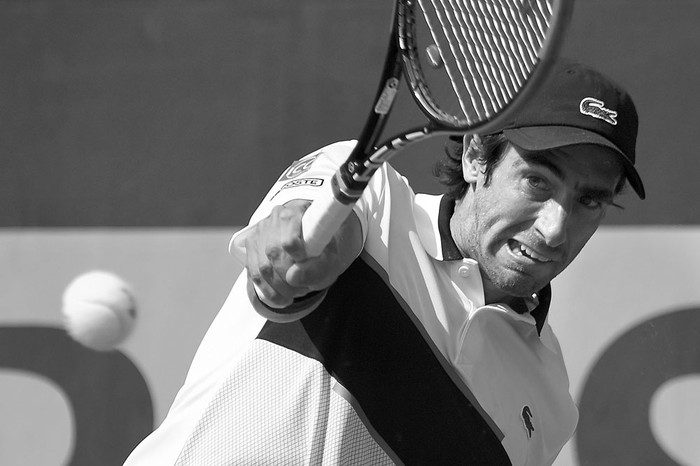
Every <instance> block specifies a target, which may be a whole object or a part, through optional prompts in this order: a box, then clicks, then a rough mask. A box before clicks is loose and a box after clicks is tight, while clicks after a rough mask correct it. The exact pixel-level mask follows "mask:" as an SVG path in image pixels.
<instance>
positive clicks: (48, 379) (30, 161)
mask: <svg viewBox="0 0 700 466" xmlns="http://www.w3.org/2000/svg"><path fill="white" fill-rule="evenodd" d="M391 3H392V2H389V1H381V2H380V1H376V0H355V1H353V2H346V1H340V0H238V1H223V0H198V1H193V0H175V1H154V0H140V1H134V0H112V1H109V0H98V1H87V0H53V1H48V0H44V1H41V0H22V1H20V0H5V1H0V419H2V421H1V422H0V464H3V465H49V466H50V465H63V464H75V465H78V464H80V465H82V464H85V465H94V464H101V465H109V464H114V465H117V464H121V462H122V461H123V459H124V458H125V457H126V455H127V454H128V453H129V451H130V450H131V448H133V446H134V445H135V443H136V442H138V440H140V438H142V437H143V436H144V435H145V434H146V433H147V432H148V431H150V429H152V428H153V426H154V425H157V424H158V423H159V422H160V421H161V420H162V419H163V417H164V416H165V413H166V412H167V409H168V407H169V405H170V403H171V402H172V399H173V397H174V396H175V393H176V392H177V389H178V388H179V386H180V384H181V383H182V381H183V379H184V376H185V374H186V371H187V367H188V365H189V362H190V359H191V357H192V355H193V354H194V351H195V350H196V347H197V344H198V342H199V340H200V339H201V337H202V335H203V334H204V332H205V331H206V328H207V327H208V325H209V323H210V321H211V319H212V318H213V316H214V315H215V314H216V312H217V311H218V308H219V306H220V305H221V303H222V302H223V300H224V299H225V298H226V295H227V293H228V291H229V289H230V286H231V284H232V283H233V281H234V280H235V278H236V276H237V275H238V273H239V272H240V270H241V269H240V267H239V266H238V265H237V264H236V263H235V262H234V261H233V260H232V258H231V257H230V256H228V254H227V242H228V239H229V237H230V235H231V234H232V233H233V232H234V231H235V230H236V229H237V228H239V227H240V226H242V225H244V224H245V223H246V222H247V219H248V216H249V215H250V214H251V213H252V211H253V209H254V208H255V206H256V205H257V203H258V201H259V200H260V198H261V197H262V196H263V195H264V193H265V192H266V190H267V187H268V186H269V185H270V184H271V183H272V181H273V180H274V179H275V178H276V177H277V176H278V174H279V173H280V172H281V171H282V170H283V169H284V168H285V167H286V166H287V165H288V164H289V163H290V162H291V161H292V160H294V159H297V158H299V157H301V156H303V155H304V154H306V153H308V152H311V151H312V150H314V149H316V148H317V147H319V146H322V145H325V144H327V143H330V142H333V141H336V140H340V139H350V138H353V137H355V136H356V135H357V134H358V131H359V130H360V128H361V125H362V123H363V121H364V118H365V115H366V113H367V111H368V103H369V102H370V100H371V98H372V97H373V95H374V92H375V85H376V80H377V77H378V75H379V67H380V66H381V63H382V60H383V57H384V53H385V46H386V42H387V34H388V31H387V29H388V25H389V21H390V15H391ZM698 18H700V3H698V2H697V1H691V0H634V1H632V0H578V1H577V4H576V9H575V12H574V17H573V23H572V27H571V31H570V33H569V35H568V36H567V39H566V43H565V45H564V52H563V54H564V55H567V56H569V57H572V58H576V59H579V60H581V61H584V62H587V63H590V64H592V65H594V66H596V67H598V68H599V69H601V70H602V71H604V72H605V73H606V74H608V75H609V76H610V77H612V78H613V79H615V80H616V81H618V82H620V83H621V84H623V85H624V86H625V87H626V88H627V89H628V90H629V91H630V93H631V94H632V95H633V97H634V98H635V100H636V102H637V107H638V110H639V113H640V116H641V124H640V137H639V142H638V160H639V162H638V167H639V170H640V172H641V173H642V176H643V178H644V180H645V184H646V187H647V197H648V198H647V200H645V201H640V200H638V199H636V197H635V196H634V195H633V194H632V193H630V194H627V195H624V196H623V199H622V204H623V205H624V206H625V209H624V210H623V211H613V212H611V213H610V214H609V216H608V218H607V219H606V222H605V225H604V226H603V227H602V228H601V231H600V232H599V234H598V235H597V236H596V237H594V239H593V240H591V242H590V244H589V246H587V249H585V250H584V252H583V253H582V255H581V256H580V258H579V259H578V261H577V262H575V263H574V265H573V266H572V267H571V268H570V269H569V270H567V272H565V273H564V274H563V275H562V276H561V277H559V278H557V279H556V281H555V287H554V298H553V309H552V313H551V323H552V325H553V326H554V327H555V330H556V331H557V332H558V335H559V338H560V341H561V344H562V347H563V349H564V352H565V357H566V359H567V361H568V364H569V371H570V374H569V375H570V378H571V384H572V393H573V394H574V396H575V397H576V399H577V402H578V403H579V405H580V408H581V424H580V427H579V430H578V432H577V436H576V438H575V439H574V441H572V442H571V443H570V445H568V446H567V447H566V449H565V451H564V452H563V453H562V455H561V457H560V458H559V460H558V461H557V463H556V464H557V465H558V466H582V465H595V466H598V465H616V466H626V465H629V466H632V465H635V466H638V465H646V464H648V465H683V466H699V465H700V446H699V444H698V442H697V434H698V432H700V266H698V263H700V262H699V261H700V248H698V247H697V246H696V245H697V244H698V243H699V242H700V226H699V225H700V206H699V205H698V204H699V202H698V201H699V199H700V187H698V183H697V182H696V179H697V176H698V174H700V157H699V156H698V155H699V154H698V150H697V145H696V143H695V139H696V138H695V136H696V132H697V131H696V126H697V118H696V113H697V110H698V109H700V93H698V92H697V90H696V86H697V84H698V83H699V82H700V65H699V64H698V61H697V60H696V58H697V57H698V56H700V30H699V29H698V28H697V27H696V23H697V20H698ZM417 121H421V116H420V115H419V114H417V111H416V110H413V109H412V106H411V104H410V102H409V101H408V98H404V99H403V100H401V99H400V100H399V101H398V102H397V103H396V108H395V113H394V115H393V117H392V121H391V122H390V124H389V128H388V131H389V132H391V131H392V130H394V129H400V128H402V127H405V126H406V125H408V124H411V123H412V122H417ZM443 143H444V141H442V140H440V139H435V140H431V141H429V142H427V143H423V144H420V145H419V146H415V147H413V148H411V149H409V150H407V151H406V153H405V154H404V155H402V156H401V157H400V158H397V159H395V160H394V162H393V163H394V165H395V166H397V168H399V169H400V170H401V171H402V172H403V173H404V174H405V175H406V176H407V177H408V178H409V179H410V180H411V183H412V185H413V186H414V188H415V189H416V190H418V191H424V192H425V191H427V192H439V191H440V187H439V186H438V184H437V183H436V182H435V180H433V179H432V176H431V175H430V172H431V166H432V163H433V161H434V160H435V156H436V155H439V154H440V153H441V150H442V144H443ZM91 269H107V270H110V271H113V272H116V273H118V274H120V275H121V276H122V277H124V278H125V279H126V280H127V281H129V282H130V283H131V284H132V286H133V287H134V289H135V291H136V296H137V299H138V303H139V321H138V324H137V327H136V329H135V331H134V334H133V335H132V336H131V337H130V339H129V340H128V341H127V342H126V343H125V344H124V345H122V347H120V350H119V351H116V352H109V353H98V352H94V351H92V350H88V349H86V348H83V347H81V346H79V345H77V344H75V343H74V342H72V341H71V340H70V339H69V338H68V337H67V336H66V335H65V333H64V332H63V331H62V330H61V317H60V312H59V311H60V299H61V293H62V292H63V289H64V287H65V286H66V285H67V284H68V282H69V281H70V280H71V279H72V278H73V277H75V276H76V275H77V274H79V273H82V272H84V271H87V270H91ZM232 338H235V329H232Z"/></svg>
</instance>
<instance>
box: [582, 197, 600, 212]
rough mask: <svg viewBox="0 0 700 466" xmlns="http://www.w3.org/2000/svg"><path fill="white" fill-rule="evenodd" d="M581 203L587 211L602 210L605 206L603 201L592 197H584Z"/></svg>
mask: <svg viewBox="0 0 700 466" xmlns="http://www.w3.org/2000/svg"><path fill="white" fill-rule="evenodd" d="M579 202H580V203H581V204H582V205H583V206H584V207H586V208H587V209H600V208H601V207H603V205H604V204H603V202H602V201H600V200H598V199H594V198H593V197H591V196H582V197H581V199H579Z"/></svg>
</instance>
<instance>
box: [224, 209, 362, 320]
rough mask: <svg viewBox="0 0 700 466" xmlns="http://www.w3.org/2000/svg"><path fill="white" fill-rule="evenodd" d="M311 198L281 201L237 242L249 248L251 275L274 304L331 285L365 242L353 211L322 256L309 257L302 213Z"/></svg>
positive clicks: (263, 295)
mask: <svg viewBox="0 0 700 466" xmlns="http://www.w3.org/2000/svg"><path fill="white" fill-rule="evenodd" d="M309 205H310V202H309V201H301V200H298V201H291V202H288V203H287V204H285V205H284V206H277V207H275V208H274V209H273V210H272V213H271V214H270V215H269V216H268V217H267V218H265V219H263V220H261V221H260V222H258V223H257V224H256V225H255V226H254V227H253V228H252V229H251V230H250V231H248V232H247V234H246V235H245V237H244V238H241V239H240V240H239V239H237V240H236V243H237V244H239V245H242V246H243V247H244V248H245V250H246V268H247V270H248V279H249V281H250V282H252V283H253V284H254V285H255V289H256V290H255V291H256V294H257V295H258V296H257V297H258V298H259V299H260V300H261V301H262V302H263V303H265V304H266V305H267V306H269V307H271V308H285V307H288V306H290V305H292V303H293V302H294V299H295V298H301V297H303V296H306V295H308V294H309V293H312V292H314V291H319V290H324V289H326V288H328V287H329V286H330V285H331V284H333V282H335V280H336V279H337V278H338V276H339V275H340V274H341V273H343V272H344V271H345V270H346V269H347V268H348V267H349V266H350V264H351V263H352V261H353V260H354V259H355V258H356V257H357V255H358V254H359V253H360V250H361V248H362V231H361V226H360V221H359V220H358V219H357V217H356V216H355V215H354V214H351V215H350V216H349V217H348V219H347V220H346V221H345V223H344V224H343V226H342V227H341V228H340V230H339V231H338V233H336V235H335V236H334V238H333V240H331V242H330V243H329V244H328V246H326V248H325V249H324V250H323V251H322V252H321V254H320V255H319V256H317V257H308V256H307V254H306V250H305V248H304V239H303V237H302V227H301V218H302V216H303V214H304V211H305V210H306V209H307V208H308V206H309Z"/></svg>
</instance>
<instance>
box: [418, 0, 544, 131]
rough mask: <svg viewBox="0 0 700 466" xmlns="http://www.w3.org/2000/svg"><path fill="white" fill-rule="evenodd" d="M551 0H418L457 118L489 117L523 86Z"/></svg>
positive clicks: (533, 62)
mask: <svg viewBox="0 0 700 466" xmlns="http://www.w3.org/2000/svg"><path fill="white" fill-rule="evenodd" d="M552 1H554V0H419V2H418V3H419V5H420V7H421V9H422V11H423V15H424V18H425V21H426V24H427V26H428V28H429V30H430V35H431V37H432V40H433V43H434V45H436V46H437V48H438V50H439V53H440V58H441V60H442V65H444V67H445V70H446V72H447V75H448V76H449V82H450V85H451V90H452V92H453V94H454V96H456V97H457V102H458V103H459V110H461V115H458V116H457V117H458V118H459V119H463V120H465V121H466V123H467V124H468V125H474V124H477V123H479V122H483V121H487V120H488V119H490V118H491V117H492V116H493V115H495V114H497V113H499V112H500V111H501V110H502V109H503V108H504V107H505V106H507V105H508V104H509V103H510V102H512V101H513V99H514V98H515V96H516V95H517V94H518V93H519V92H520V90H522V88H523V87H524V86H525V83H526V82H527V79H528V77H529V76H530V75H531V74H532V72H533V69H534V68H535V67H536V66H537V63H538V57H539V56H540V51H541V49H542V47H543V46H544V43H545V39H546V34H547V31H548V30H549V26H550V22H551V20H552ZM454 96H453V97H454ZM444 105H445V104H444V103H442V105H441V106H443V107H444ZM455 112H457V110H455Z"/></svg>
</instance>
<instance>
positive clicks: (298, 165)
mask: <svg viewBox="0 0 700 466" xmlns="http://www.w3.org/2000/svg"><path fill="white" fill-rule="evenodd" d="M319 155H321V152H317V153H315V154H311V155H309V156H307V157H304V158H303V159H301V160H297V161H296V162H294V163H293V164H291V165H290V166H289V168H287V169H286V170H285V171H284V173H282V176H280V178H279V180H277V181H285V180H292V179H294V178H297V177H298V176H299V175H302V174H303V173H306V172H307V171H309V169H310V168H311V165H313V163H314V162H315V161H316V159H317V158H318V156H319Z"/></svg>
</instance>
